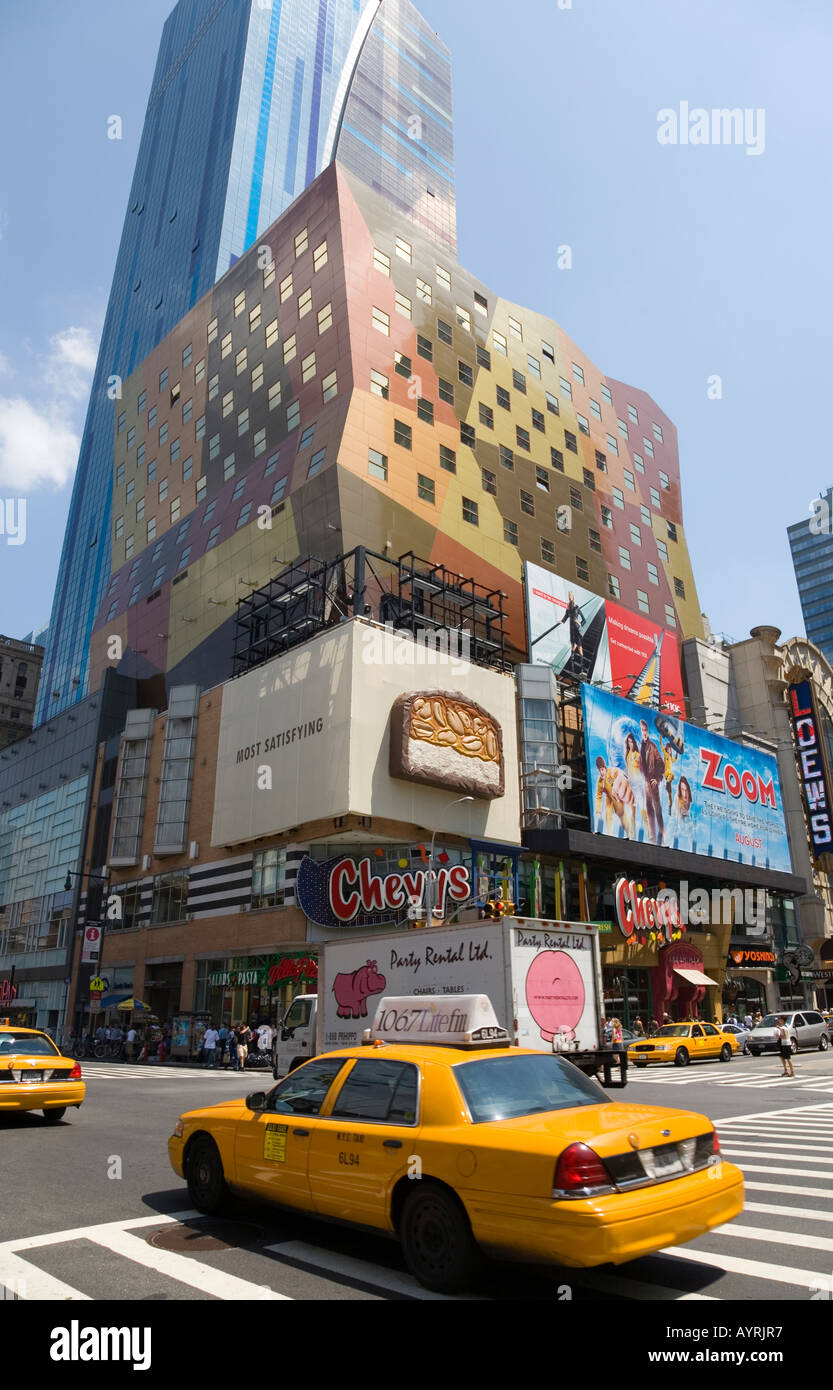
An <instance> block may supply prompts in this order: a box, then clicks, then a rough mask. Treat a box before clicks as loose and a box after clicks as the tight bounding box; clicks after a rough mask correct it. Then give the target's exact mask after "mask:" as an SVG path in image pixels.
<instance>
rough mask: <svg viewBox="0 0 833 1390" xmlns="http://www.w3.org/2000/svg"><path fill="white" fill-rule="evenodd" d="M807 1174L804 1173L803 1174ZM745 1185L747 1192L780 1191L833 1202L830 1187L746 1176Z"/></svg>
mask: <svg viewBox="0 0 833 1390" xmlns="http://www.w3.org/2000/svg"><path fill="white" fill-rule="evenodd" d="M801 1176H802V1177H804V1176H805V1174H804V1173H802V1175H801ZM744 1187H745V1188H746V1191H747V1192H779V1193H784V1194H785V1195H786V1196H788V1197H821V1198H822V1200H823V1201H826V1202H833V1188H829V1187H800V1186H798V1185H796V1184H793V1185H792V1186H790V1185H789V1184H788V1183H780V1182H750V1181H749V1179H748V1178H746V1177H744Z"/></svg>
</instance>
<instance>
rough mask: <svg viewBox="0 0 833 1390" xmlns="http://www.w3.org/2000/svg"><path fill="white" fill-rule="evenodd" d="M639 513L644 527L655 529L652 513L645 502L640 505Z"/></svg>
mask: <svg viewBox="0 0 833 1390" xmlns="http://www.w3.org/2000/svg"><path fill="white" fill-rule="evenodd" d="M639 513H640V516H641V517H642V524H643V525H644V526H649V527H651V528H653V522H652V520H651V513H650V511H649V510H648V508H647V507H646V506H645V504H644V502H642V503H640V507H639Z"/></svg>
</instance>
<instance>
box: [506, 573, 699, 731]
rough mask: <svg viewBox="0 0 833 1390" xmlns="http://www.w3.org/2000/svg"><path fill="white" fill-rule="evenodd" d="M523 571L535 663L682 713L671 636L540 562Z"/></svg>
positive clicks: (678, 672) (680, 683)
mask: <svg viewBox="0 0 833 1390" xmlns="http://www.w3.org/2000/svg"><path fill="white" fill-rule="evenodd" d="M525 569H526V594H527V622H528V631H529V649H530V659H531V660H532V661H533V662H535V663H536V665H545V666H549V667H551V669H552V670H553V671H554V672H555V674H556V676H565V677H573V678H574V679H575V680H583V681H591V682H593V683H595V684H598V685H606V686H609V687H610V688H611V689H613V690H614V691H615V693H616V694H619V695H621V696H622V697H623V698H625V699H630V700H635V701H636V702H637V703H638V704H640V705H644V706H646V707H647V708H649V709H657V710H658V709H664V710H667V711H670V712H671V713H672V714H682V711H683V681H682V673H681V670H680V648H679V643H678V641H677V638H676V636H675V635H674V633H673V632H669V631H668V629H667V628H663V627H659V626H658V625H657V624H656V623H652V622H651V620H650V618H646V617H645V616H644V615H643V614H641V613H631V612H630V611H629V610H628V609H627V608H622V607H621V605H620V604H618V603H611V602H610V600H609V599H603V598H600V597H599V595H598V594H593V593H591V592H590V590H589V589H583V588H582V587H581V585H580V584H575V583H573V582H572V581H570V580H566V579H562V577H561V576H560V575H558V574H552V573H551V572H550V571H549V570H545V569H543V568H542V567H541V566H540V565H531V564H527V565H526V566H525Z"/></svg>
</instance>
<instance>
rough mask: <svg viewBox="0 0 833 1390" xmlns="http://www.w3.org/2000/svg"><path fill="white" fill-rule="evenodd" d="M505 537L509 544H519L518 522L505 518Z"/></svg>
mask: <svg viewBox="0 0 833 1390" xmlns="http://www.w3.org/2000/svg"><path fill="white" fill-rule="evenodd" d="M503 539H504V541H505V542H506V544H507V545H517V544H518V523H517V522H516V521H509V520H507V518H506V517H504V518H503Z"/></svg>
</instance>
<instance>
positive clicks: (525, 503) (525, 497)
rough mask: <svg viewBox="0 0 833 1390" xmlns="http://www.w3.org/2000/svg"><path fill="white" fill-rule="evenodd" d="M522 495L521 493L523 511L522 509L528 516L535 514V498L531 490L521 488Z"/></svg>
mask: <svg viewBox="0 0 833 1390" xmlns="http://www.w3.org/2000/svg"><path fill="white" fill-rule="evenodd" d="M520 495H521V511H522V512H525V514H526V515H527V516H534V515H535V498H534V497H533V496H532V493H531V492H524V489H523V488H521V490H520Z"/></svg>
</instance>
